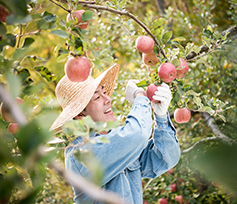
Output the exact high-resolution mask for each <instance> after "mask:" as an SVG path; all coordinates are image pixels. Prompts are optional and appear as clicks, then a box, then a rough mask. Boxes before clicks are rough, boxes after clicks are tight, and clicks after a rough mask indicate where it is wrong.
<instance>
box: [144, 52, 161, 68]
mask: <svg viewBox="0 0 237 204" xmlns="http://www.w3.org/2000/svg"><path fill="white" fill-rule="evenodd" d="M142 60H143V62H144V63H145V64H146V65H148V66H154V65H156V64H157V63H158V62H159V59H158V57H157V55H156V54H155V53H154V52H153V51H151V52H150V53H148V54H146V53H142Z"/></svg>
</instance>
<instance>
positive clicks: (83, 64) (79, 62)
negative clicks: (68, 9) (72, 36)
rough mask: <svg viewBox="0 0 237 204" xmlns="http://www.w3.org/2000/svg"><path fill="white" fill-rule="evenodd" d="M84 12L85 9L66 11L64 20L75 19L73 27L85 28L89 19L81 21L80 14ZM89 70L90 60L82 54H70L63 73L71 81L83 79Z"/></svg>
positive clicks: (86, 76)
mask: <svg viewBox="0 0 237 204" xmlns="http://www.w3.org/2000/svg"><path fill="white" fill-rule="evenodd" d="M84 12H85V10H77V11H74V12H73V13H68V15H67V18H66V21H67V22H69V21H70V20H73V21H76V24H74V25H73V26H74V27H77V28H80V29H82V30H84V29H86V28H87V26H88V24H89V21H88V20H87V21H82V19H81V16H82V14H83V13H84ZM90 70H91V65H90V61H89V60H88V59H87V58H86V57H83V56H82V57H81V56H80V57H79V56H71V57H69V58H68V60H67V62H66V63H65V65H64V71H65V74H66V75H67V77H68V79H69V80H71V81H73V82H82V81H85V80H86V79H87V78H88V76H89V74H90Z"/></svg>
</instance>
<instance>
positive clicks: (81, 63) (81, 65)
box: [64, 57, 91, 82]
mask: <svg viewBox="0 0 237 204" xmlns="http://www.w3.org/2000/svg"><path fill="white" fill-rule="evenodd" d="M90 70H91V65H90V62H89V60H88V59H87V58H86V57H69V58H68V60H67V62H66V63H65V65H64V71H65V73H66V75H67V77H68V79H69V80H71V81H73V82H82V81H85V80H86V79H87V78H88V76H89V74H90Z"/></svg>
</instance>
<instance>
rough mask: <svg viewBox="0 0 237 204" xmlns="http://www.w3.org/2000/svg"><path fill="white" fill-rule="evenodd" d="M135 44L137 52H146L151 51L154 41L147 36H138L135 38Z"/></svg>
mask: <svg viewBox="0 0 237 204" xmlns="http://www.w3.org/2000/svg"><path fill="white" fill-rule="evenodd" d="M135 46H136V49H137V50H138V51H139V52H141V53H145V54H148V53H150V52H152V51H153V49H154V46H155V43H154V40H153V39H152V38H150V37H149V36H139V37H138V38H137V39H136V42H135Z"/></svg>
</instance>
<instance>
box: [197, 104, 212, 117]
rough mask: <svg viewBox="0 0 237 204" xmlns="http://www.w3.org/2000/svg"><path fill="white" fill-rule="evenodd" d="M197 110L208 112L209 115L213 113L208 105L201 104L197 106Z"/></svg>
mask: <svg viewBox="0 0 237 204" xmlns="http://www.w3.org/2000/svg"><path fill="white" fill-rule="evenodd" d="M198 110H199V111H201V112H208V113H209V114H210V115H213V114H214V113H215V111H214V110H213V109H212V108H211V107H209V106H203V107H201V108H199V109H198Z"/></svg>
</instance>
